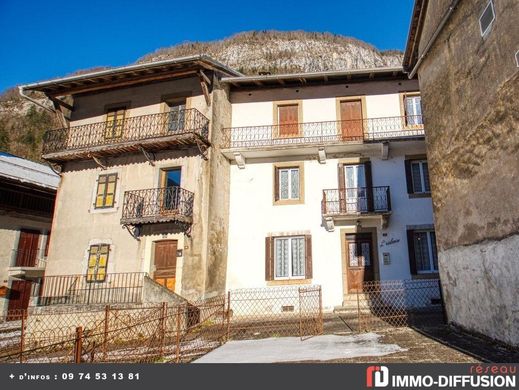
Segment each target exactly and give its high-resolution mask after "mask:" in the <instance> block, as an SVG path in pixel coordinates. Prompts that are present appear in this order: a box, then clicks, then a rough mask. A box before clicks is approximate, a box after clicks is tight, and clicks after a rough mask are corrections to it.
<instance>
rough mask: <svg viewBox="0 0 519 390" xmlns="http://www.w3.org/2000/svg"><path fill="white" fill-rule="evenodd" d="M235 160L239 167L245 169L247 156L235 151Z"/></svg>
mask: <svg viewBox="0 0 519 390" xmlns="http://www.w3.org/2000/svg"><path fill="white" fill-rule="evenodd" d="M234 160H235V161H236V165H238V168H240V169H245V157H243V155H242V154H241V153H239V152H234Z"/></svg>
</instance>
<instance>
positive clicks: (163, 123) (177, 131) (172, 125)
mask: <svg viewBox="0 0 519 390" xmlns="http://www.w3.org/2000/svg"><path fill="white" fill-rule="evenodd" d="M189 135H191V136H194V137H196V138H199V139H200V140H202V141H205V142H206V143H208V136H209V119H207V118H206V117H205V116H204V115H203V114H202V113H201V112H200V111H198V110H197V109H196V108H190V109H186V110H180V111H175V112H165V113H160V114H150V115H141V116H134V117H128V118H124V119H121V120H112V121H104V122H96V123H89V124H85V125H79V126H72V127H68V128H63V129H58V130H49V131H47V132H46V133H45V134H44V136H43V155H44V156H46V155H49V154H53V153H58V152H68V151H77V150H81V149H90V148H94V147H103V146H104V147H109V146H110V145H114V146H117V145H120V144H124V143H128V142H130V143H131V142H132V141H144V140H153V139H157V138H158V139H161V138H180V137H182V136H189ZM184 138H185V137H184Z"/></svg>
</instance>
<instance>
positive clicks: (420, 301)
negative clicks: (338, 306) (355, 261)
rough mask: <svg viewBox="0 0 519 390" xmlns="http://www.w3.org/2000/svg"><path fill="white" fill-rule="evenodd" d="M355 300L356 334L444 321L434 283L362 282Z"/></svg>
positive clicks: (437, 283) (406, 281) (437, 284)
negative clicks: (357, 332) (360, 289)
mask: <svg viewBox="0 0 519 390" xmlns="http://www.w3.org/2000/svg"><path fill="white" fill-rule="evenodd" d="M356 298H357V302H356V303H357V319H358V330H360V331H367V330H375V329H380V328H387V327H403V326H421V325H423V324H429V325H430V324H432V323H434V322H444V321H445V318H444V307H443V299H442V295H441V287H440V283H439V280H437V279H415V280H383V281H371V282H364V284H363V288H362V291H358V292H357V293H356Z"/></svg>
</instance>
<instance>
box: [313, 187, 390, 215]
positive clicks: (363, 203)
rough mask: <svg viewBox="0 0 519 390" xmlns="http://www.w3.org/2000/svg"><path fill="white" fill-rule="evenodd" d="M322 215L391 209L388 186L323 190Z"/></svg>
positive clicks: (377, 211)
mask: <svg viewBox="0 0 519 390" xmlns="http://www.w3.org/2000/svg"><path fill="white" fill-rule="evenodd" d="M321 208H322V213H323V215H347V214H359V213H387V212H389V211H391V196H390V192H389V187H387V186H383V187H358V188H339V189H331V190H323V199H322V202H321Z"/></svg>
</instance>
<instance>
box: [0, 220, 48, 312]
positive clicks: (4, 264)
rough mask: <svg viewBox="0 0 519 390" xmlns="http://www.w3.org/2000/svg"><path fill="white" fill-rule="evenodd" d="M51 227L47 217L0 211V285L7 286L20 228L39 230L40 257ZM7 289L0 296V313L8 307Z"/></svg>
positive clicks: (14, 260) (42, 255)
mask: <svg viewBox="0 0 519 390" xmlns="http://www.w3.org/2000/svg"><path fill="white" fill-rule="evenodd" d="M50 227H51V221H50V219H49V218H43V217H35V216H30V215H24V214H20V213H16V212H4V211H0V243H1V245H0V286H4V287H7V288H9V287H10V285H11V282H10V280H9V279H8V269H9V267H12V266H14V265H15V262H16V249H17V248H18V239H19V237H20V230H22V229H32V230H38V231H40V234H41V235H40V241H39V244H38V247H39V253H40V256H39V257H40V258H42V259H43V258H44V252H45V243H46V242H47V236H48V234H49V231H50ZM8 298H9V297H8V291H7V295H6V296H0V314H2V313H4V312H5V311H6V310H7V308H8V304H9V301H8Z"/></svg>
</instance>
